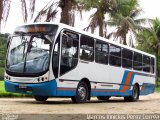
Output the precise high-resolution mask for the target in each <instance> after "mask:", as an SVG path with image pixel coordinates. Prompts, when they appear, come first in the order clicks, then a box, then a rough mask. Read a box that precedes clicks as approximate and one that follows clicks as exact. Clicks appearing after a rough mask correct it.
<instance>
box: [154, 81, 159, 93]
mask: <svg viewBox="0 0 160 120" xmlns="http://www.w3.org/2000/svg"><path fill="white" fill-rule="evenodd" d="M155 91H156V92H160V82H158V86H157V87H156V89H155Z"/></svg>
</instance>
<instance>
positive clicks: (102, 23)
mask: <svg viewBox="0 0 160 120" xmlns="http://www.w3.org/2000/svg"><path fill="white" fill-rule="evenodd" d="M98 13H99V14H100V15H99V20H98V22H99V36H101V37H104V30H103V29H104V22H103V21H104V19H105V18H104V16H103V15H101V11H100V12H98Z"/></svg>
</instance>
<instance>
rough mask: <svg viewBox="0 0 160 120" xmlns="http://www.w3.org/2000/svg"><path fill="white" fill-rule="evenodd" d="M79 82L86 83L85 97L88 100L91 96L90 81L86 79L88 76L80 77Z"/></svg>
mask: <svg viewBox="0 0 160 120" xmlns="http://www.w3.org/2000/svg"><path fill="white" fill-rule="evenodd" d="M80 82H84V83H86V85H87V87H88V98H87V100H90V98H91V83H90V81H89V79H88V78H82V79H81V80H80V81H79V83H80Z"/></svg>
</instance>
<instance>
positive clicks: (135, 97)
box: [124, 85, 139, 102]
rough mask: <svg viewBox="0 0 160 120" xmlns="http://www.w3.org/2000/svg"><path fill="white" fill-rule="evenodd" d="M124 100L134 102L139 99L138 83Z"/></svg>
mask: <svg viewBox="0 0 160 120" xmlns="http://www.w3.org/2000/svg"><path fill="white" fill-rule="evenodd" d="M124 100H125V101H128V102H135V101H138V100H139V88H138V85H134V86H133V90H132V95H131V96H128V97H124Z"/></svg>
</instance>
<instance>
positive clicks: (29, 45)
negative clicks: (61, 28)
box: [6, 35, 53, 73]
mask: <svg viewBox="0 0 160 120" xmlns="http://www.w3.org/2000/svg"><path fill="white" fill-rule="evenodd" d="M52 38H53V36H49V35H24V36H13V38H12V40H11V43H10V48H9V51H8V59H7V65H6V68H7V70H8V71H10V72H14V73H40V72H44V71H46V70H47V69H48V66H49V58H50V51H51V45H52V42H51V39H52Z"/></svg>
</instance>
